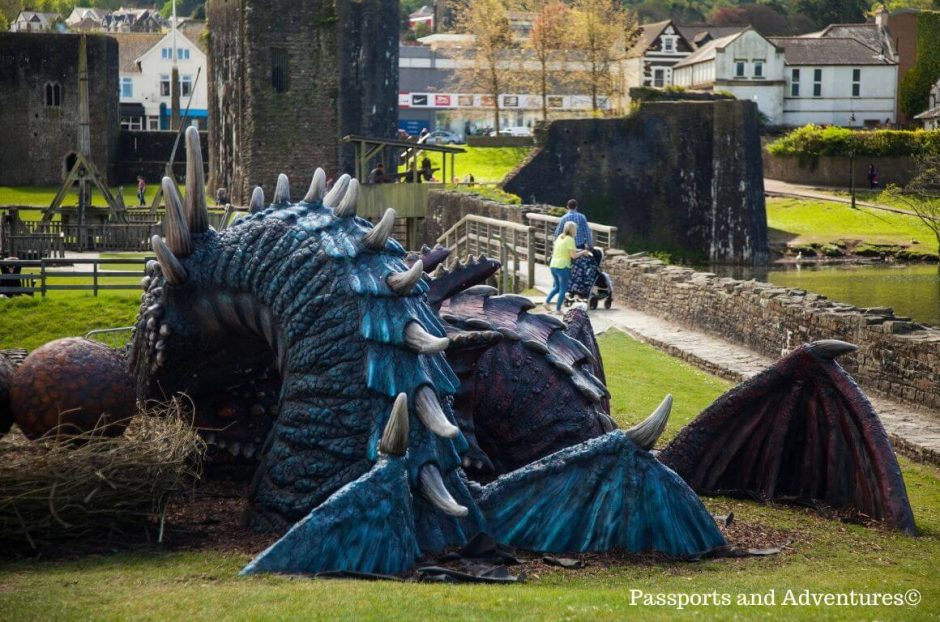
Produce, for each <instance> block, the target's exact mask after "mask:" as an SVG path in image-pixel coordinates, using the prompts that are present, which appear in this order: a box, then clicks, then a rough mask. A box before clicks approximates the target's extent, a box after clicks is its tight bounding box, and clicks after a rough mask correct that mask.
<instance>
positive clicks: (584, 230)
mask: <svg viewBox="0 0 940 622" xmlns="http://www.w3.org/2000/svg"><path fill="white" fill-rule="evenodd" d="M566 222H574V223H575V224H576V225H578V233H577V235H575V237H574V243H575V244H577V245H578V248H588V249H589V248H591V246H592V245H593V240H592V238H591V227H590V226H589V225H588V219H587V217H586V216H585V215H584V214H582V213H581V212H579V211H578V202H577V201H576V200H574V199H571V200H569V201H568V213H567V214H565V215H564V216H562V217H561V220H559V221H558V226H556V227H555V238H558V236H559V235H561V232H562V231H564V229H565V223H566Z"/></svg>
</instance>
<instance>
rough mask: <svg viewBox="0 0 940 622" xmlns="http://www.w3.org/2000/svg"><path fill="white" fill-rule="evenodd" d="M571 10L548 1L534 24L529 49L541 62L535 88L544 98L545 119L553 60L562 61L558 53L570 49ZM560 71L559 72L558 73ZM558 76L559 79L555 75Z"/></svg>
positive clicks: (554, 1)
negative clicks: (568, 27) (569, 24)
mask: <svg viewBox="0 0 940 622" xmlns="http://www.w3.org/2000/svg"><path fill="white" fill-rule="evenodd" d="M570 13H571V11H570V10H569V9H568V5H567V4H565V3H564V2H561V1H560V0H549V1H548V2H546V3H545V4H543V5H542V6H541V7H539V10H538V12H537V15H536V16H535V19H534V20H533V22H532V31H531V32H530V34H529V40H528V41H527V46H528V48H529V49H530V50H532V53H533V55H534V56H535V60H536V61H537V62H538V74H537V77H536V80H535V82H536V87H537V88H538V92H539V95H541V97H542V119H543V120H544V119H548V94H549V88H550V82H549V77H550V72H551V64H552V61H559V60H562V59H560V58H559V52H561V51H562V50H565V49H566V48H568V47H570V41H569V40H568V38H567V31H568V29H567V26H568V22H569V19H570ZM556 72H557V70H556ZM556 77H557V76H556Z"/></svg>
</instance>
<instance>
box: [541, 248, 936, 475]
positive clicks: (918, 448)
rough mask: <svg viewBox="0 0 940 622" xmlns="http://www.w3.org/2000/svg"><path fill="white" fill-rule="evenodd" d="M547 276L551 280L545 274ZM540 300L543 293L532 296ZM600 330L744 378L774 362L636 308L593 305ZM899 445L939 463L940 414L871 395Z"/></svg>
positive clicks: (544, 284) (544, 272) (545, 285)
mask: <svg viewBox="0 0 940 622" xmlns="http://www.w3.org/2000/svg"><path fill="white" fill-rule="evenodd" d="M539 268H544V267H543V266H538V267H537V269H536V287H538V288H539V289H541V290H543V291H548V290H549V289H551V276H550V273H549V272H548V269H547V268H545V269H539ZM546 277H547V280H546ZM534 299H535V300H538V301H539V302H541V301H542V300H544V298H541V299H540V298H534ZM590 313H591V323H592V324H593V325H594V330H595V332H596V333H598V334H600V333H603V332H604V331H607V330H611V329H613V330H622V331H624V332H626V333H627V334H629V335H631V336H632V337H634V338H635V339H637V340H639V341H642V342H644V343H648V344H650V345H651V346H653V347H655V348H656V349H658V350H662V351H663V352H666V353H667V354H670V355H672V356H675V357H677V358H680V359H682V360H684V361H687V362H689V363H691V364H693V365H695V366H696V367H699V368H701V369H703V370H705V371H707V372H710V373H712V374H715V375H716V376H720V377H722V378H725V379H727V380H731V381H733V382H741V381H743V380H746V379H747V378H750V377H751V376H754V375H755V374H757V373H759V372H760V371H762V370H764V369H766V368H767V367H770V365H772V364H773V362H774V361H773V359H771V358H768V357H766V356H763V355H761V354H757V353H755V352H752V351H751V350H748V349H747V348H744V347H742V346H739V345H735V344H733V343H731V342H729V341H725V340H724V339H721V338H718V337H714V336H711V335H708V334H705V333H702V332H699V331H695V330H691V329H688V328H685V327H682V326H679V325H678V324H674V323H672V322H668V321H665V320H662V319H660V318H657V317H654V316H652V315H649V314H646V313H642V312H640V311H635V310H633V309H625V308H617V307H615V308H613V309H610V310H606V309H597V310H595V311H591V312H590ZM869 399H870V400H871V402H872V405H873V406H874V407H875V411H876V412H877V413H878V416H879V417H880V418H881V421H882V423H883V424H884V426H885V429H886V430H887V432H888V435H889V436H890V437H891V441H892V443H893V444H894V447H895V449H897V450H898V451H899V452H901V453H903V454H904V455H906V456H908V457H910V458H913V459H915V460H923V461H926V462H930V463H933V464H936V465H940V416H938V415H934V414H931V413H923V412H918V411H915V410H913V409H911V408H910V407H908V406H905V405H902V404H900V403H898V402H895V401H892V400H889V399H886V398H881V397H874V396H871V395H869Z"/></svg>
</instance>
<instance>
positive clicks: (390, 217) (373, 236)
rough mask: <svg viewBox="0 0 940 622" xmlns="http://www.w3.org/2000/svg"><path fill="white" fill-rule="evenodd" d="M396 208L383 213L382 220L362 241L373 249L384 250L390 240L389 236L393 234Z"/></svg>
mask: <svg viewBox="0 0 940 622" xmlns="http://www.w3.org/2000/svg"><path fill="white" fill-rule="evenodd" d="M395 216H396V214H395V210H393V209H392V208H388V209H387V210H385V213H384V214H382V220H380V221H379V223H378V224H377V225H375V227H374V228H373V229H372V231H370V232H369V233H367V234H366V235H365V237H364V238H362V243H363V244H365V245H366V247H367V248H371V249H372V250H376V251H378V250H382V249H383V248H385V243H386V242H388V236H390V235H391V234H392V227H393V226H394V225H395Z"/></svg>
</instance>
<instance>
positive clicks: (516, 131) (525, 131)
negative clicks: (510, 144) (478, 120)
mask: <svg viewBox="0 0 940 622" xmlns="http://www.w3.org/2000/svg"><path fill="white" fill-rule="evenodd" d="M499 135H500V136H532V128H531V127H525V126H524V125H517V126H515V127H504V128H500V130H499ZM490 136H496V130H493V131H491V132H490Z"/></svg>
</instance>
